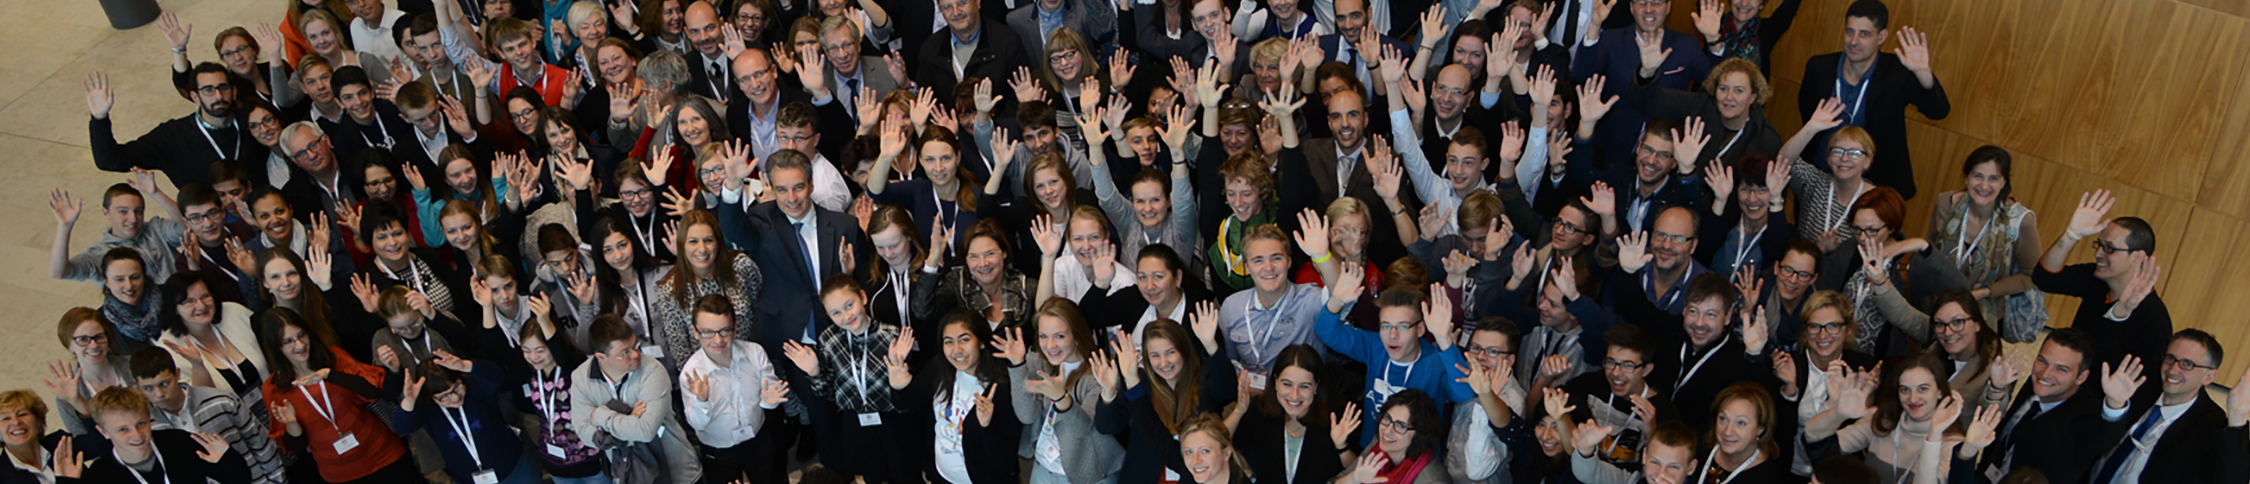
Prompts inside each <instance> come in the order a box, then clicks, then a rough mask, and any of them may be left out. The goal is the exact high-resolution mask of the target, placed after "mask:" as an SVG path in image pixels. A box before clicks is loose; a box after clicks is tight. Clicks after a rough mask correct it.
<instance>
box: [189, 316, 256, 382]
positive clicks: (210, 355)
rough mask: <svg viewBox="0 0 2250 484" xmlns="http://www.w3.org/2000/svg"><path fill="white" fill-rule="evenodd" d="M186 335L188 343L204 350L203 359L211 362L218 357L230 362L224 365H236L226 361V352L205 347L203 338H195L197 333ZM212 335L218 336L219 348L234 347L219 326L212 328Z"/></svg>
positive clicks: (246, 376)
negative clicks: (220, 331) (221, 332)
mask: <svg viewBox="0 0 2250 484" xmlns="http://www.w3.org/2000/svg"><path fill="white" fill-rule="evenodd" d="M214 323H216V321H214ZM214 326H216V324H214ZM186 336H187V337H186V338H183V339H186V340H188V344H192V345H195V349H197V350H202V351H203V361H206V362H209V361H211V360H212V359H214V358H216V359H218V360H219V361H220V362H221V363H228V364H227V365H223V366H234V365H233V364H232V363H234V362H231V361H226V353H220V352H217V351H211V348H208V347H205V346H203V340H200V339H196V338H195V335H193V334H189V335H186ZM211 336H212V337H214V338H218V340H219V349H222V350H223V349H227V348H232V347H234V344H232V343H228V342H227V335H224V334H220V333H219V328H216V327H213V328H211ZM242 377H243V378H244V379H248V378H249V377H250V375H243V376H242Z"/></svg>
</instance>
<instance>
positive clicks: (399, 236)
mask: <svg viewBox="0 0 2250 484" xmlns="http://www.w3.org/2000/svg"><path fill="white" fill-rule="evenodd" d="M367 239H368V242H371V243H372V244H370V245H373V246H375V247H374V249H375V257H377V258H380V259H382V261H383V264H384V265H389V266H399V265H401V264H405V263H406V255H407V254H406V249H407V246H408V245H410V244H408V240H407V238H406V227H405V226H403V225H401V224H398V223H391V224H387V225H384V226H381V227H375V228H374V229H372V230H369V231H368V233H367Z"/></svg>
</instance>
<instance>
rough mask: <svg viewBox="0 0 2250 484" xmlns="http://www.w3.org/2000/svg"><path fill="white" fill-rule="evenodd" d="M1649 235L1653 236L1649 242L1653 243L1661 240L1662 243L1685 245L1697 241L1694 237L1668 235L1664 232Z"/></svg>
mask: <svg viewBox="0 0 2250 484" xmlns="http://www.w3.org/2000/svg"><path fill="white" fill-rule="evenodd" d="M1649 235H1651V236H1652V237H1650V238H1649V240H1652V241H1654V240H1661V241H1666V242H1671V243H1674V244H1685V243H1688V242H1694V241H1695V236H1693V235H1679V234H1667V233H1663V232H1656V233H1651V234H1649Z"/></svg>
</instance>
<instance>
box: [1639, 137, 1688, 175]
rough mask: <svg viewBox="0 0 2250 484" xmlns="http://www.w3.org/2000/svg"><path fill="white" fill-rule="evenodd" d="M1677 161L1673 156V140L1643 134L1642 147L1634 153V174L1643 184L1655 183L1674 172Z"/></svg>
mask: <svg viewBox="0 0 2250 484" xmlns="http://www.w3.org/2000/svg"><path fill="white" fill-rule="evenodd" d="M1676 162H1677V161H1676V160H1674V159H1673V156H1672V140H1668V139H1664V138H1663V137H1660V136H1657V135H1656V133H1649V134H1646V135H1642V136H1641V147H1640V149H1639V150H1636V151H1635V152H1634V155H1633V167H1634V168H1635V170H1634V171H1633V176H1634V177H1635V178H1636V179H1638V180H1640V182H1641V184H1642V185H1654V184H1656V183H1657V182H1660V181H1663V180H1664V176H1665V175H1669V174H1671V173H1672V168H1673V167H1675V166H1677V165H1674V163H1676Z"/></svg>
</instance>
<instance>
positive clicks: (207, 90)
mask: <svg viewBox="0 0 2250 484" xmlns="http://www.w3.org/2000/svg"><path fill="white" fill-rule="evenodd" d="M222 92H234V85H233V84H212V85H209V86H203V87H198V88H195V93H196V94H202V95H205V96H210V95H214V94H218V93H222Z"/></svg>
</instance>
